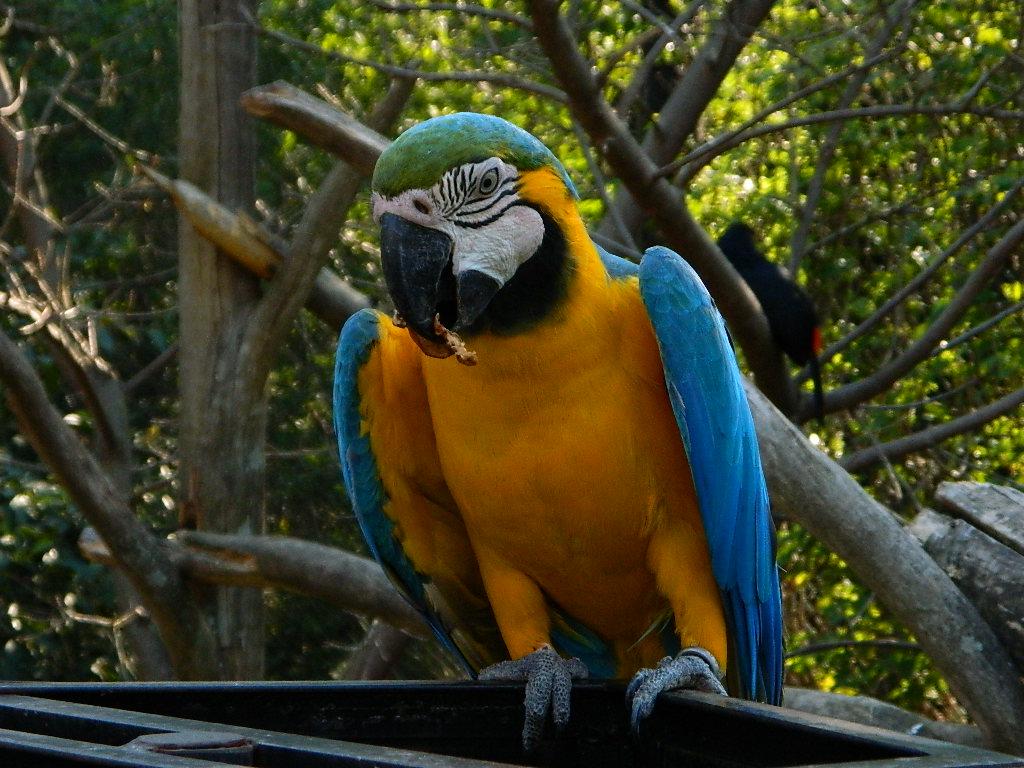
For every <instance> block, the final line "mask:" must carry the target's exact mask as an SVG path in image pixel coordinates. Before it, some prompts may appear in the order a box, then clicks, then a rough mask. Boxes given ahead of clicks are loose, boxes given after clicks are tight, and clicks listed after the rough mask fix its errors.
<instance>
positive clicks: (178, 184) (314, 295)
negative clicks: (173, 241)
mask: <svg viewBox="0 0 1024 768" xmlns="http://www.w3.org/2000/svg"><path fill="white" fill-rule="evenodd" d="M142 172H143V173H144V174H145V175H146V176H148V177H149V178H150V179H151V180H152V181H153V182H154V183H155V184H156V185H157V186H158V187H159V188H160V189H162V190H163V191H165V192H166V193H167V194H169V195H170V196H171V199H172V200H173V201H174V204H175V205H176V206H177V207H178V210H180V211H181V212H182V214H184V215H185V217H186V218H188V220H189V223H190V224H192V226H193V227H195V229H196V230H197V231H198V232H200V233H201V234H202V235H203V237H205V238H206V239H208V240H209V241H210V242H212V243H213V244H214V245H216V246H217V247H218V248H219V249H220V250H221V252H222V253H224V254H226V255H228V256H230V257H231V258H232V259H233V260H234V261H235V262H237V263H238V264H240V265H241V266H243V267H245V268H246V269H248V270H249V271H251V272H254V273H255V274H257V275H259V276H260V277H262V278H270V277H271V276H273V275H274V274H275V273H276V272H277V271H278V269H279V268H280V266H281V264H282V262H286V261H287V259H288V258H289V257H287V256H285V255H284V253H283V252H284V250H285V248H286V246H284V245H282V244H281V243H280V242H278V241H277V240H276V239H275V238H274V237H273V236H272V235H271V234H270V233H269V232H267V231H266V230H264V229H263V228H262V227H260V226H259V225H258V224H256V223H255V222H254V221H252V220H251V219H249V218H248V217H247V216H245V215H244V214H235V213H232V212H231V211H229V210H228V209H227V208H225V207H224V206H223V205H221V204H220V203H218V202H217V201H216V200H214V199H213V198H212V197H210V196H209V195H207V194H205V193H204V192H203V191H202V190H200V189H199V188H198V187H196V186H195V185H194V184H189V183H188V182H187V181H183V180H181V179H168V178H167V177H166V176H164V175H162V174H160V173H157V172H156V171H154V170H152V169H151V168H145V167H142ZM343 202H344V201H342V203H343ZM303 295H305V293H304V294H303ZM306 304H307V306H308V307H309V309H310V311H311V312H313V313H314V314H316V315H317V316H318V317H320V319H322V320H323V321H324V322H325V323H327V324H328V325H330V326H332V327H335V328H340V327H341V326H342V325H343V324H344V322H345V320H346V319H348V317H349V316H350V315H352V314H353V313H354V312H357V311H358V310H360V309H362V308H363V307H366V306H369V301H368V300H367V298H366V297H365V296H363V295H362V294H361V293H360V292H359V291H357V290H356V289H355V288H353V287H352V286H351V285H349V284H348V283H346V282H345V281H344V280H342V279H341V278H340V277H338V276H337V275H336V274H335V273H334V272H332V271H331V270H329V269H327V268H326V267H325V268H322V269H320V270H319V272H317V274H316V275H315V278H314V280H313V284H312V287H311V288H310V289H309V293H308V298H307V300H306Z"/></svg>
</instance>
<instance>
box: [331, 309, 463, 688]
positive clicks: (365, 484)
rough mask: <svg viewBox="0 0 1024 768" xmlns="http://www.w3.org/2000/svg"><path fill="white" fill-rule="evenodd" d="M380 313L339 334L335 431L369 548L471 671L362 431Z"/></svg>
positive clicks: (361, 315) (361, 316)
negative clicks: (362, 378) (390, 511)
mask: <svg viewBox="0 0 1024 768" xmlns="http://www.w3.org/2000/svg"><path fill="white" fill-rule="evenodd" d="M380 317H381V316H380V315H379V314H378V313H377V312H375V311H374V310H372V309H363V310H360V311H359V312H357V313H356V314H354V315H352V317H350V318H349V319H348V321H347V322H346V323H345V326H344V328H342V329H341V336H340V338H339V339H338V351H337V355H336V357H335V362H334V430H335V433H336V435H337V438H338V455H339V456H340V458H341V471H342V478H343V479H344V480H345V488H346V489H347V490H348V495H349V499H350V500H351V502H352V509H353V511H354V512H355V515H356V520H357V521H358V523H359V528H360V530H362V532H363V538H364V539H366V543H367V545H368V546H369V548H370V552H371V553H372V554H373V556H374V558H375V559H376V560H377V562H378V563H380V564H381V567H383V568H384V570H385V571H386V572H387V574H388V576H389V577H390V578H391V580H392V581H393V582H394V583H395V586H396V587H398V589H399V591H400V592H402V594H403V595H405V597H406V599H407V600H408V601H409V602H410V603H411V604H412V606H413V607H414V608H416V610H418V611H419V612H420V614H421V615H422V616H423V617H424V618H425V619H426V621H427V623H428V624H429V625H430V628H431V629H432V630H433V632H434V634H435V635H436V636H437V638H438V640H439V641H440V642H441V644H442V645H443V646H444V647H445V648H447V649H448V650H450V651H451V652H452V654H453V655H454V656H455V658H456V659H458V660H459V661H460V662H461V663H462V664H463V666H465V668H466V670H467V671H469V672H470V673H472V671H473V670H472V667H471V666H470V664H469V663H468V662H467V661H466V658H465V656H464V655H463V654H462V652H461V651H460V650H459V649H458V647H457V646H456V645H455V643H454V642H453V641H452V639H451V636H450V635H449V633H448V630H447V629H446V628H445V627H444V626H443V625H442V624H441V622H440V620H439V619H438V616H437V614H436V613H435V612H433V611H431V610H430V607H429V606H428V604H427V600H426V595H425V592H424V584H423V583H424V577H423V576H422V575H421V574H419V573H417V572H416V570H415V568H413V565H412V563H411V562H410V561H409V559H408V558H407V557H406V556H405V553H404V552H403V551H402V547H401V545H400V544H399V542H398V540H397V539H396V538H395V536H394V527H395V526H394V523H393V522H392V520H391V519H390V518H389V517H388V516H387V514H386V513H385V512H384V505H385V503H386V500H387V493H386V492H385V490H384V486H383V484H382V483H381V479H380V474H379V472H378V470H377V459H376V457H375V456H374V453H373V447H372V446H371V444H370V436H369V434H367V433H365V432H364V431H363V414H362V412H361V399H360V394H359V382H358V376H359V370H360V369H361V368H362V366H363V365H364V364H365V363H366V361H367V360H368V359H369V358H370V355H371V354H372V352H373V350H374V347H375V346H376V345H377V342H378V339H379V338H380Z"/></svg>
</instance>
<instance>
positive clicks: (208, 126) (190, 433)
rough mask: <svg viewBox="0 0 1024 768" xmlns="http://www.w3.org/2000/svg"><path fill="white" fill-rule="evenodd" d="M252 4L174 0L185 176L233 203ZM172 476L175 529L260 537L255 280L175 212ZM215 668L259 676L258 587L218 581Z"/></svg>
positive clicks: (243, 131)
mask: <svg viewBox="0 0 1024 768" xmlns="http://www.w3.org/2000/svg"><path fill="white" fill-rule="evenodd" d="M255 6H256V3H255V1H254V0H242V2H238V0H181V2H180V3H179V13H180V17H179V28H180V51H181V91H180V110H181V111H180V127H179V157H180V164H181V167H180V169H179V173H180V176H181V178H183V179H185V180H186V181H189V182H191V183H192V184H195V185H196V186H197V187H199V188H200V189H202V190H203V191H204V192H206V193H207V194H209V195H210V196H211V197H213V198H214V199H216V200H218V201H219V202H220V203H221V204H223V205H224V206H226V207H227V208H229V209H233V210H249V209H250V208H251V207H252V202H253V183H254V182H253V177H254V168H255V137H254V133H253V128H252V125H251V124H250V119H249V118H248V116H247V115H246V114H245V112H244V111H243V110H242V108H241V107H240V106H239V98H240V97H241V95H242V93H243V92H244V91H246V90H247V89H248V88H251V87H252V86H253V84H254V83H255V77H256V46H255V35H254V32H253V29H252V26H251V25H250V24H249V23H248V22H247V20H246V17H245V15H244V14H245V13H246V12H248V13H249V14H252V15H255V10H256V8H255ZM179 259H180V273H179V285H178V287H179V311H180V316H181V320H180V328H181V338H182V339H183V340H184V341H185V342H186V343H184V344H182V346H181V355H180V389H181V417H180V434H179V440H180V443H179V445H180V452H181V465H180V478H181V493H182V498H181V517H182V523H183V525H185V526H187V527H195V528H198V529H200V530H208V531H214V532H220V533H261V532H262V531H263V513H264V488H263V484H264V457H263V443H264V433H265V427H266V420H267V397H266V394H265V391H264V389H265V388H264V386H263V385H262V382H260V383H255V382H253V380H252V378H251V377H250V376H247V375H245V371H246V367H247V364H248V359H249V350H248V349H247V348H246V346H247V345H246V344H245V343H244V342H245V339H246V330H247V329H248V328H249V326H250V323H251V318H252V313H253V310H254V308H255V306H256V303H257V301H258V300H259V296H260V294H259V281H258V278H256V277H255V276H254V275H252V274H250V273H248V272H247V271H246V270H245V269H243V268H241V267H239V266H237V265H236V264H235V263H234V262H233V261H232V260H231V259H228V258H220V257H219V255H218V254H216V252H215V248H214V246H212V245H211V244H210V243H209V242H207V241H206V240H205V239H204V238H203V237H202V236H200V235H199V234H198V233H197V232H196V231H195V230H194V229H193V228H192V226H191V225H190V224H189V223H188V222H187V221H185V220H184V219H182V220H181V221H180V224H179ZM207 611H208V617H209V620H210V622H211V624H212V626H213V627H214V629H215V634H216V638H217V644H218V648H219V655H220V675H221V677H224V678H227V679H250V678H258V677H261V676H262V673H263V656H264V652H263V626H264V618H263V601H262V594H261V593H260V592H259V591H257V590H252V589H239V588H236V587H216V588H213V589H212V590H211V594H210V595H208V600H207Z"/></svg>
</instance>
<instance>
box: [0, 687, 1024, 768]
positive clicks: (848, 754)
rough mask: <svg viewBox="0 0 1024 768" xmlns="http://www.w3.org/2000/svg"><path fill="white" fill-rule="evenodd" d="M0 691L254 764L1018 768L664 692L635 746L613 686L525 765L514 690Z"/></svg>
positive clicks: (18, 723) (1, 723)
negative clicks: (229, 748)
mask: <svg viewBox="0 0 1024 768" xmlns="http://www.w3.org/2000/svg"><path fill="white" fill-rule="evenodd" d="M3 694H7V695H8V696H11V695H18V694H20V695H29V696H32V697H35V698H33V699H32V700H31V704H30V705H29V703H28V702H26V701H25V700H24V699H22V700H14V699H10V698H7V697H4V698H2V699H0V702H2V705H0V727H7V728H12V727H13V728H21V727H25V728H27V729H28V730H32V727H35V729H36V730H37V731H38V730H39V727H40V726H39V725H38V722H39V721H38V720H37V718H42V719H43V720H44V721H46V722H48V723H49V724H48V725H47V728H51V729H53V730H47V731H46V732H47V733H49V734H50V735H52V736H61V737H66V738H72V739H79V738H85V739H88V738H92V740H93V741H99V740H106V743H107V744H123V743H126V742H127V741H130V740H131V739H133V738H135V737H136V736H138V735H140V734H141V733H143V732H161V731H162V732H166V731H168V730H175V731H178V730H196V731H214V730H220V731H230V732H231V733H238V734H240V735H242V736H245V737H250V733H252V734H256V735H257V736H256V737H258V738H257V741H256V749H255V752H256V759H257V762H256V764H257V765H274V766H278V765H280V766H288V765H302V766H315V765H321V764H322V765H367V764H370V762H372V764H375V765H388V766H395V767H396V768H397V767H398V766H430V768H433V767H434V766H439V765H460V766H464V768H469V767H470V766H481V765H498V764H510V763H515V764H520V765H525V764H529V765H534V766H558V768H562V767H563V766H565V767H566V768H571V767H572V766H586V767H587V768H603V767H605V766H607V767H608V768H613V767H614V768H642V767H644V766H676V765H683V766H686V768H790V767H796V766H831V768H965V767H967V766H977V767H978V768H1011V767H1016V768H1024V760H1022V759H1020V758H1015V757H1010V756H1007V755H1000V754H997V753H994V752H988V751H985V750H980V749H974V748H969V747H964V746H960V745H955V744H948V743H945V742H939V741H933V740H930V739H922V738H918V737H913V736H908V735H902V734H898V733H894V732H890V731H883V730H879V729H877V728H869V727H865V726H857V725H854V724H851V723H846V722H841V721H838V720H832V719H829V718H822V717H817V716H814V715H808V714H804V713H799V712H794V711H791V710H786V709H780V708H776V707H769V706H765V705H759V704H753V703H750V702H745V701H740V700H737V699H726V698H722V697H718V696H711V695H705V694H691V693H686V694H668V695H663V696H662V697H661V698H660V699H659V701H658V705H657V707H656V708H655V711H654V714H653V715H652V716H651V718H650V719H649V720H648V721H647V723H645V725H644V728H643V731H642V733H641V738H640V739H634V738H632V737H631V734H630V733H629V727H628V718H627V710H626V706H625V701H624V695H623V687H622V685H621V684H616V683H584V684H578V685H577V686H575V687H574V690H573V699H572V708H573V709H572V717H571V720H570V724H569V726H568V728H567V729H566V731H565V732H564V733H562V734H558V735H556V734H548V735H547V737H546V738H545V740H544V742H543V743H542V745H541V747H540V749H539V750H538V751H537V752H536V753H535V754H532V755H530V756H529V757H528V758H527V757H525V756H524V755H523V754H522V752H521V749H520V746H519V738H520V731H521V728H522V720H523V711H522V706H523V688H522V686H521V685H511V684H494V683H487V684H483V683H455V684H452V683H444V682H426V683H423V682H414V683H413V682H410V683H386V684H385V683H334V682H319V683H267V682H260V683H121V684H88V683H85V684H83V683H77V684H69V683H0V695H3ZM44 700H50V701H49V703H48V704H47V703H46V702H45V701H44ZM80 705H85V706H86V708H85V709H81V708H77V709H76V707H79V706H80ZM101 708H102V709H101ZM143 713H145V714H143ZM47 718H50V719H49V720H47ZM33 722H34V723H36V725H35V726H32V727H30V725H31V723H33ZM9 723H11V724H9ZM76 724H77V725H76ZM86 724H87V725H86ZM76 728H78V730H75V729H76ZM140 728H142V729H143V730H141V731H140ZM61 729H63V730H61ZM146 729H148V730H146ZM90 733H91V734H93V736H91V737H90V736H89V734H90ZM96 734H101V736H100V737H96ZM256 737H254V738H256ZM357 742H358V743H357ZM314 754H315V755H319V756H320V757H318V758H317V759H318V760H319V759H323V760H332V761H335V762H325V763H320V762H314V761H313V758H312V755H314ZM271 755H272V756H273V761H272V762H260V761H261V760H262V761H266V760H269V759H270V757H269V756H271ZM3 756H4V753H3V751H2V749H0V764H3V765H6V763H4V762H3ZM337 760H343V761H344V760H348V761H349V762H336V761H337ZM352 761H355V762H352ZM367 761H370V762H367ZM403 761H404V762H403ZM488 761H490V762H488ZM493 761H497V762H493ZM209 764H210V763H207V765H209Z"/></svg>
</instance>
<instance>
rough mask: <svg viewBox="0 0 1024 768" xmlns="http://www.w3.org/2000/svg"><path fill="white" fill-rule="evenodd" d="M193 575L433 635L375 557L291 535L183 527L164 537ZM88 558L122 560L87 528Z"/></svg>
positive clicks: (84, 548) (82, 543)
mask: <svg viewBox="0 0 1024 768" xmlns="http://www.w3.org/2000/svg"><path fill="white" fill-rule="evenodd" d="M163 544H164V548H165V550H166V552H167V554H168V557H170V558H171V559H172V560H173V561H174V563H175V565H176V566H177V567H178V568H180V569H181V571H182V573H184V574H186V575H187V576H188V577H189V578H190V579H194V580H196V581H200V582H204V583H207V584H222V585H226V586H232V587H254V588H257V589H285V590H288V591H290V592H297V593H299V594H303V595H308V596H310V597H315V598H317V599H318V600H323V601H324V602H325V603H327V604H328V605H333V606H334V607H336V608H340V609H341V610H343V611H348V612H351V613H356V614H359V615H361V616H367V617H370V618H373V619H380V620H381V621H384V622H387V623H388V624H390V625H393V626H395V627H399V628H401V629H402V630H403V631H406V632H409V633H410V634H412V635H415V636H417V637H430V636H431V634H430V630H429V629H428V628H427V625H426V624H425V623H424V621H423V619H422V618H420V615H419V614H418V613H416V611H415V610H414V609H413V608H412V606H410V605H409V603H407V602H406V601H405V599H404V598H403V597H402V596H401V595H399V594H398V592H397V591H396V590H395V588H394V587H393V586H392V584H391V582H390V581H389V580H388V577H387V576H386V575H385V574H384V571H383V570H381V567H380V566H379V565H377V563H375V562H374V561H373V560H370V559H368V558H365V557H360V556H359V555H354V554H352V553H351V552H346V551H344V550H341V549H336V548H335V547H327V546H324V545H323V544H314V543H313V542H310V541H304V540H302V539H292V538H288V537H285V536H245V535H234V534H219V533H209V532H200V531H178V533H176V534H175V535H174V537H173V538H172V539H170V540H169V541H166V542H164V543H163ZM78 548H79V549H80V550H81V552H82V554H83V556H85V558H86V559H88V560H91V561H92V562H95V563H102V564H103V565H108V566H116V565H118V563H117V562H116V561H115V560H114V557H113V555H112V554H111V552H110V548H109V547H108V546H107V545H106V543H105V542H104V541H103V539H102V538H100V536H98V535H97V534H96V532H95V531H94V530H93V529H91V528H87V529H86V530H85V531H83V532H82V535H81V536H80V537H79V539H78Z"/></svg>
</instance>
